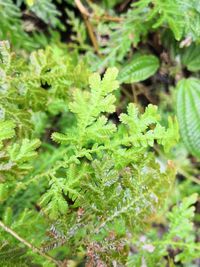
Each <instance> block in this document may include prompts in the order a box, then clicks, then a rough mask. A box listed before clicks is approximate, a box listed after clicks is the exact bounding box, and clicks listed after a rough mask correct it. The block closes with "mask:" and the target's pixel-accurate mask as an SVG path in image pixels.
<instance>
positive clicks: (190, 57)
mask: <svg viewBox="0 0 200 267" xmlns="http://www.w3.org/2000/svg"><path fill="white" fill-rule="evenodd" d="M199 62H200V46H197V45H191V46H190V47H187V48H186V49H184V51H183V54H182V63H183V65H185V66H186V67H187V69H188V70H190V71H199V70H200V64H199Z"/></svg>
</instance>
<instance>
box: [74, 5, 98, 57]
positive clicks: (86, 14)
mask: <svg viewBox="0 0 200 267" xmlns="http://www.w3.org/2000/svg"><path fill="white" fill-rule="evenodd" d="M75 4H76V5H77V7H78V9H79V11H80V12H81V14H82V16H83V19H84V22H85V25H86V27H87V30H88V34H89V36H90V40H91V42H92V45H93V47H94V50H95V52H96V53H97V54H99V46H98V42H97V39H96V36H95V34H94V29H93V26H92V24H91V23H90V20H89V18H90V17H91V15H90V13H89V12H88V11H87V9H86V8H85V7H84V5H83V4H82V3H81V1H80V0H75Z"/></svg>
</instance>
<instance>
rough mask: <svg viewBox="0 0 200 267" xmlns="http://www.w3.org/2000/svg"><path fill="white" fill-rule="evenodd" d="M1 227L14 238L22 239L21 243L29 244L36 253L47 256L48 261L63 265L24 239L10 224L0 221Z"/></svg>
mask: <svg viewBox="0 0 200 267" xmlns="http://www.w3.org/2000/svg"><path fill="white" fill-rule="evenodd" d="M0 227H1V228H3V230H4V231H6V232H7V233H9V234H10V235H12V236H13V237H14V238H16V239H17V240H18V241H20V242H21V243H23V244H24V245H25V246H27V247H28V248H30V249H31V250H32V251H33V252H35V253H37V254H39V255H40V256H42V257H44V258H46V259H47V260H48V261H50V262H53V263H54V264H55V265H56V266H61V264H60V263H59V262H58V261H56V260H55V259H54V258H52V257H51V256H49V255H47V254H45V253H44V252H42V251H41V250H40V249H39V248H37V247H34V246H33V245H32V244H30V243H29V242H28V241H26V240H25V239H23V238H22V237H20V236H19V235H18V234H17V233H15V232H14V231H13V230H12V229H11V228H9V227H8V226H6V225H5V224H4V223H3V222H2V221H0Z"/></svg>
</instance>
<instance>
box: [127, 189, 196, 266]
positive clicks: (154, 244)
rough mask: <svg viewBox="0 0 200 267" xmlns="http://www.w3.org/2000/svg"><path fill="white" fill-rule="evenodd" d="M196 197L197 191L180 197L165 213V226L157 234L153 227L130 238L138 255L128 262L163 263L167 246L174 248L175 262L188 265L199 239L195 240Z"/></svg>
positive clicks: (139, 264) (132, 264)
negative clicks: (166, 225)
mask: <svg viewBox="0 0 200 267" xmlns="http://www.w3.org/2000/svg"><path fill="white" fill-rule="evenodd" d="M196 201H197V194H193V195H191V196H190V197H187V198H184V199H183V201H182V203H180V204H179V205H176V206H174V207H173V209H172V211H170V212H168V213H167V215H166V217H167V219H168V223H169V229H168V231H167V232H166V233H164V234H163V235H162V237H159V236H158V235H157V233H156V232H155V231H151V232H150V233H149V234H148V235H147V236H143V237H141V238H140V239H139V240H135V239H134V244H137V245H136V246H137V249H139V251H141V252H140V255H138V254H136V255H132V256H130V257H129V263H128V266H130V267H132V266H141V264H142V263H144V262H145V264H146V265H147V266H149V267H154V266H165V264H166V261H165V260H164V259H163V256H165V255H167V254H168V250H169V249H173V250H175V251H177V252H176V256H175V262H179V263H180V262H181V263H182V264H186V265H184V266H188V263H190V262H191V260H193V259H197V258H198V257H199V252H200V243H198V242H197V243H195V229H194V224H193V219H194V211H195V207H194V204H195V203H196Z"/></svg>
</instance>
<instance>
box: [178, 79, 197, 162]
mask: <svg viewBox="0 0 200 267" xmlns="http://www.w3.org/2000/svg"><path fill="white" fill-rule="evenodd" d="M177 90H178V92H177V115H178V122H179V125H180V131H181V136H182V139H183V142H184V143H185V145H186V147H187V148H188V150H189V152H190V153H191V154H193V155H194V156H196V157H198V158H200V105H199V103H200V80H199V79H196V78H190V79H184V80H181V81H180V82H179V83H178V85H177Z"/></svg>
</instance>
